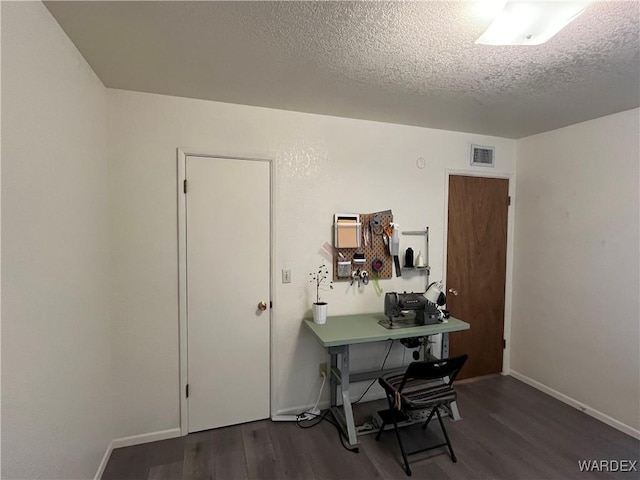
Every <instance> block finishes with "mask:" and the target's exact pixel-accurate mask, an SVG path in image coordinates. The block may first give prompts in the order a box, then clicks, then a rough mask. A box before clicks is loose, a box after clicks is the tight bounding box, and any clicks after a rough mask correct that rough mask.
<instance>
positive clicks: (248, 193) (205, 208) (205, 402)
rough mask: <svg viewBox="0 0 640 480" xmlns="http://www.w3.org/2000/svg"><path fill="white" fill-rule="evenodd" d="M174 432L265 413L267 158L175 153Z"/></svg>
mask: <svg viewBox="0 0 640 480" xmlns="http://www.w3.org/2000/svg"><path fill="white" fill-rule="evenodd" d="M178 199H179V201H178V203H179V205H178V219H179V275H180V279H179V280H180V282H179V283H180V383H181V392H180V399H181V432H182V434H183V435H186V434H187V433H191V432H197V431H201V430H208V429H212V428H218V427H223V426H227V425H234V424H238V423H244V422H249V421H254V420H259V419H264V418H268V417H269V414H270V307H271V293H270V290H271V162H270V161H268V160H263V159H253V158H238V157H224V156H213V155H203V154H189V153H185V152H183V151H181V150H179V151H178Z"/></svg>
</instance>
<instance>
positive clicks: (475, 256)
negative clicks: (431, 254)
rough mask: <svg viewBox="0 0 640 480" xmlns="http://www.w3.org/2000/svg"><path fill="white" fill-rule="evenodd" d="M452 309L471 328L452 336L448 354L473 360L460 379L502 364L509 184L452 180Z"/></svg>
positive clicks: (449, 261) (500, 180)
mask: <svg viewBox="0 0 640 480" xmlns="http://www.w3.org/2000/svg"><path fill="white" fill-rule="evenodd" d="M448 199H449V200H448V221H447V277H446V278H447V308H448V309H449V311H450V313H451V315H452V316H453V317H455V318H459V319H460V320H463V321H465V322H467V323H469V324H470V325H471V328H470V329H469V330H465V331H462V332H454V333H451V334H449V352H450V353H449V354H450V355H451V356H456V355H461V354H463V353H466V354H468V355H469V360H468V361H467V364H466V365H465V368H464V369H463V370H462V371H461V372H460V375H459V376H458V378H459V379H463V378H472V377H479V376H482V375H489V374H494V373H500V372H501V371H502V365H503V351H504V347H505V341H504V313H505V287H506V270H507V267H506V262H507V226H508V225H507V224H508V209H509V203H510V199H509V180H508V179H506V178H492V177H479V176H466V175H450V176H449V196H448Z"/></svg>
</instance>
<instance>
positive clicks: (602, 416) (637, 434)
mask: <svg viewBox="0 0 640 480" xmlns="http://www.w3.org/2000/svg"><path fill="white" fill-rule="evenodd" d="M508 374H509V375H511V376H512V377H513V378H517V379H518V380H520V381H521V382H524V383H526V384H527V385H531V386H532V387H533V388H535V389H537V390H540V391H541V392H544V393H546V394H547V395H551V396H552V397H554V398H557V399H558V400H560V401H561V402H563V403H566V404H567V405H570V406H572V407H573V408H576V409H578V410H580V411H582V412H584V413H586V414H587V415H589V416H591V417H593V418H595V419H596V420H600V421H601V422H602V423H606V424H607V425H609V426H610V427H613V428H615V429H616V430H620V431H621V432H623V433H626V434H627V435H629V436H631V437H634V438H637V439H638V440H640V430H637V429H635V428H633V427H631V426H629V425H627V424H625V423H622V422H620V421H618V420H616V419H615V418H613V417H610V416H609V415H607V414H606V413H602V412H601V411H599V410H596V409H595V408H591V407H590V406H588V405H585V404H584V403H581V402H579V401H578V400H576V399H574V398H571V397H569V396H567V395H565V394H564V393H560V392H558V391H557V390H554V389H553V388H550V387H547V386H546V385H544V384H543V383H540V382H538V381H536V380H534V379H533V378H530V377H527V376H526V375H523V374H522V373H519V372H516V371H514V370H510V371H509V372H508Z"/></svg>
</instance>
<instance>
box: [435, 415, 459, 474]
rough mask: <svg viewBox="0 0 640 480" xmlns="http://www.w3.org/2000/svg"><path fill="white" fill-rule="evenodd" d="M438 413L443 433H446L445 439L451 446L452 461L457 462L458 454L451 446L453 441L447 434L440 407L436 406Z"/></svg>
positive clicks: (448, 445)
mask: <svg viewBox="0 0 640 480" xmlns="http://www.w3.org/2000/svg"><path fill="white" fill-rule="evenodd" d="M436 414H437V415H438V421H439V422H440V427H441V428H442V433H444V439H445V440H446V442H447V447H449V453H451V461H452V462H454V463H455V462H457V461H458V459H457V458H456V454H455V453H453V447H452V446H451V441H450V440H449V435H447V429H446V428H444V423H443V422H442V417H441V416H440V408H439V407H436Z"/></svg>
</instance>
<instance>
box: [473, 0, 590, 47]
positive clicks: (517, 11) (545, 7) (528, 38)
mask: <svg viewBox="0 0 640 480" xmlns="http://www.w3.org/2000/svg"><path fill="white" fill-rule="evenodd" d="M591 1H592V0H574V1H566V2H565V1H518V0H510V1H509V2H507V4H506V5H505V6H504V8H503V9H502V11H501V12H500V13H499V14H498V16H497V17H496V18H495V19H494V20H493V22H492V23H491V25H489V28H488V29H487V30H486V31H485V32H484V33H483V34H482V36H481V37H480V38H479V39H478V40H476V43H477V44H482V45H540V44H542V43H544V42H546V41H547V40H549V39H550V38H551V37H553V36H554V35H555V34H556V33H558V32H559V31H560V30H562V29H563V28H564V27H565V26H567V25H568V24H569V23H571V21H573V19H574V18H576V17H577V16H578V15H580V14H581V13H582V12H583V11H584V9H585V8H587V6H588V5H589V3H591Z"/></svg>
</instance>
